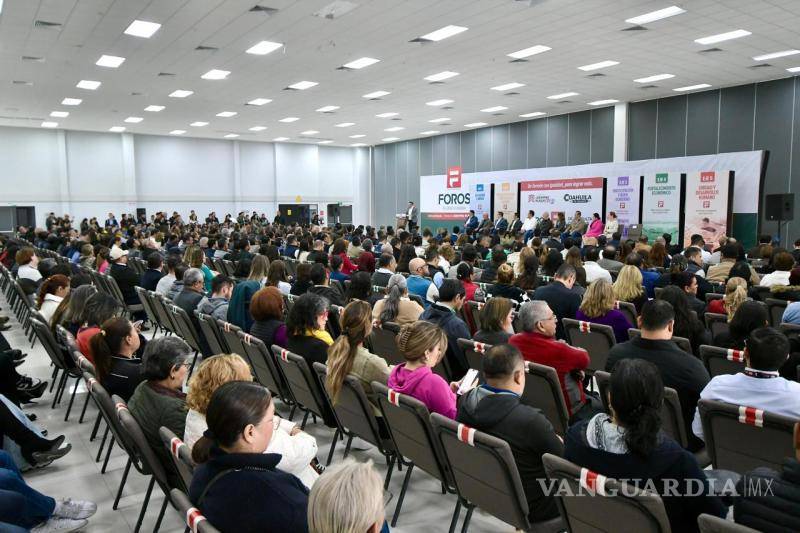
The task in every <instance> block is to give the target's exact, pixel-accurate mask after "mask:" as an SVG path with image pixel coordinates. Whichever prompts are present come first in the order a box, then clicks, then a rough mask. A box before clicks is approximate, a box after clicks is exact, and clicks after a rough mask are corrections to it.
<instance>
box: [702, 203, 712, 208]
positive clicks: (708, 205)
mask: <svg viewBox="0 0 800 533" xmlns="http://www.w3.org/2000/svg"><path fill="white" fill-rule="evenodd" d="M709 207H711V202H709V201H705V202H703V209H708V208H709Z"/></svg>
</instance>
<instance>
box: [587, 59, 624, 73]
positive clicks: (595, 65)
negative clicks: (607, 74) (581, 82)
mask: <svg viewBox="0 0 800 533" xmlns="http://www.w3.org/2000/svg"><path fill="white" fill-rule="evenodd" d="M614 65H619V61H611V60H608V59H607V60H605V61H599V62H597V63H592V64H590V65H583V66H582V67H578V69H580V70H582V71H584V72H589V71H590V70H597V69H601V68H606V67H613V66H614Z"/></svg>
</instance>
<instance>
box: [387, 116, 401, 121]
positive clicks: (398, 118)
mask: <svg viewBox="0 0 800 533" xmlns="http://www.w3.org/2000/svg"><path fill="white" fill-rule="evenodd" d="M389 120H395V121H397V120H403V119H402V118H400V117H394V118H390V119H389Z"/></svg>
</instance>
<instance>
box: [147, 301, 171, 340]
mask: <svg viewBox="0 0 800 533" xmlns="http://www.w3.org/2000/svg"><path fill="white" fill-rule="evenodd" d="M147 298H148V300H149V302H150V307H152V308H153V312H154V313H155V315H156V317H158V324H159V325H160V326H161V327H162V328H164V329H165V330H167V331H169V332H172V333H175V334H176V335H177V334H178V333H179V332H178V328H176V327H175V324H174V323H173V318H172V313H170V312H169V307H168V306H169V305H171V303H168V301H167V298H166V296H163V295H161V294H158V293H157V292H148V293H147Z"/></svg>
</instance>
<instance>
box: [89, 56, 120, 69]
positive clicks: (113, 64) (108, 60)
mask: <svg viewBox="0 0 800 533" xmlns="http://www.w3.org/2000/svg"><path fill="white" fill-rule="evenodd" d="M124 62H125V58H124V57H118V56H106V55H102V56H100V59H98V60H97V63H95V65H97V66H98V67H108V68H117V67H118V66H120V65H121V64H122V63H124Z"/></svg>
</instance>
